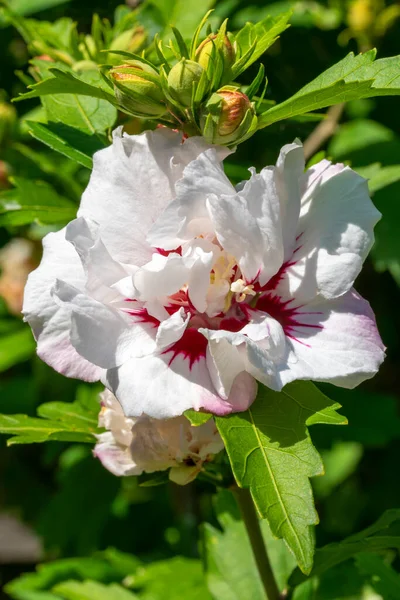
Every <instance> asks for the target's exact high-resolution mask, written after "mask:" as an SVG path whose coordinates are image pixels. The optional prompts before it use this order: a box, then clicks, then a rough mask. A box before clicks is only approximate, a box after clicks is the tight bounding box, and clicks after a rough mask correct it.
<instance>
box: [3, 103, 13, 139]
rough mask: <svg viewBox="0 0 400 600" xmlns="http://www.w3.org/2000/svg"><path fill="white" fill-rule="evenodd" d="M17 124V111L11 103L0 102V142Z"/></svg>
mask: <svg viewBox="0 0 400 600" xmlns="http://www.w3.org/2000/svg"><path fill="white" fill-rule="evenodd" d="M16 124H17V111H16V110H15V108H14V106H13V105H12V104H8V103H7V102H0V144H1V143H2V142H3V141H5V140H6V139H7V138H8V137H9V136H10V135H11V134H12V132H13V130H14V128H15V126H16Z"/></svg>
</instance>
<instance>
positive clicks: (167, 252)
mask: <svg viewBox="0 0 400 600" xmlns="http://www.w3.org/2000/svg"><path fill="white" fill-rule="evenodd" d="M154 249H155V251H156V252H158V254H161V256H169V255H170V254H180V255H181V256H182V246H178V248H175V250H164V249H163V248H154Z"/></svg>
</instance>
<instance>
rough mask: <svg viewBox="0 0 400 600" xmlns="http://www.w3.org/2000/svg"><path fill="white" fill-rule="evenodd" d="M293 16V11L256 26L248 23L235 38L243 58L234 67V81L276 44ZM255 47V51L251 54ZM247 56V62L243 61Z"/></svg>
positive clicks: (270, 18) (269, 18) (264, 20)
mask: <svg viewBox="0 0 400 600" xmlns="http://www.w3.org/2000/svg"><path fill="white" fill-rule="evenodd" d="M291 16H292V11H291V10H289V11H287V12H284V13H283V14H280V15H278V16H276V17H271V16H267V17H266V18H265V19H263V20H262V21H260V22H258V23H256V24H253V23H246V25H245V26H244V27H243V29H241V30H240V31H239V32H238V33H237V34H236V36H235V41H236V42H237V44H238V46H239V48H240V50H241V57H240V59H239V60H238V61H237V62H236V63H235V64H234V65H233V67H232V74H233V79H236V77H238V75H240V74H241V73H243V71H245V70H246V69H247V68H248V67H249V66H250V65H251V64H253V63H254V62H255V61H256V60H258V59H259V58H260V56H261V55H262V54H264V52H265V51H266V50H267V49H268V48H269V47H270V46H272V44H273V43H274V42H276V40H277V39H278V37H279V34H280V33H282V32H283V31H285V29H287V28H288V27H289V25H288V21H289V19H290V17H291ZM253 45H254V49H253V50H252V51H251V52H249V50H250V49H251V48H252V47H253ZM247 53H248V55H247ZM246 55H247V58H246V60H243V57H244V56H246Z"/></svg>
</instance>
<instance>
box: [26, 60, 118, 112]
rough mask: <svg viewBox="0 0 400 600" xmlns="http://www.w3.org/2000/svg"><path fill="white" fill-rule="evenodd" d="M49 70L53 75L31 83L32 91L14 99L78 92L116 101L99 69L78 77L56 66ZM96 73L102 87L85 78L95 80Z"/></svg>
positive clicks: (108, 100)
mask: <svg viewBox="0 0 400 600" xmlns="http://www.w3.org/2000/svg"><path fill="white" fill-rule="evenodd" d="M33 62H34V64H36V63H39V64H40V63H41V62H42V61H40V60H36V61H33ZM46 66H48V65H46ZM47 70H48V73H49V74H50V75H52V76H51V77H48V78H46V79H43V80H42V81H39V83H34V84H33V85H31V86H30V88H31V91H30V92H25V93H24V94H20V95H19V96H17V98H15V99H14V102H19V101H20V100H29V99H30V98H39V97H40V96H48V95H53V94H78V95H80V96H89V97H91V98H98V99H100V100H106V101H107V102H111V103H112V104H115V103H116V102H115V98H114V96H113V95H112V94H110V93H109V92H108V91H106V90H105V89H104V86H103V80H102V79H101V76H100V73H98V72H97V71H86V73H81V74H80V76H79V77H77V76H75V75H73V74H72V73H70V72H68V71H66V70H61V69H57V68H55V67H52V68H49V69H47ZM96 75H98V77H97V81H98V82H99V83H102V85H101V86H100V87H95V85H93V84H92V83H89V82H87V81H85V80H84V78H87V79H88V80H89V81H94V80H95V79H96Z"/></svg>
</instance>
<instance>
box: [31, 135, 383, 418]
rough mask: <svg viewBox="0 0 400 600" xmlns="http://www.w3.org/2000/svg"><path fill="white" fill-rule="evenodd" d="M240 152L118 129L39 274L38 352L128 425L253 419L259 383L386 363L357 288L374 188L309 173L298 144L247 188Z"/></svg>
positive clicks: (327, 170)
mask: <svg viewBox="0 0 400 600" xmlns="http://www.w3.org/2000/svg"><path fill="white" fill-rule="evenodd" d="M228 153H229V151H227V150H226V149H224V148H218V147H210V146H207V145H206V144H205V142H204V141H203V140H202V139H200V138H189V139H188V140H187V141H186V142H185V143H183V144H182V143H181V138H180V136H179V134H175V133H173V132H172V131H169V130H158V131H156V132H147V133H144V134H142V135H139V136H129V135H122V134H121V131H117V132H116V133H115V135H114V142H113V144H112V146H110V147H109V148H107V149H105V150H101V151H100V152H98V153H97V154H96V155H95V157H94V169H93V173H92V176H91V179H90V182H89V185H88V188H87V190H86V191H85V193H84V195H83V198H82V203H81V207H80V209H79V212H78V218H77V219H76V220H75V221H72V222H71V223H70V224H69V225H68V226H67V227H66V228H65V229H63V230H61V231H59V232H57V233H50V234H49V235H48V236H46V238H45V239H44V256H43V260H42V263H41V265H40V266H39V268H38V269H37V270H36V271H35V272H34V273H32V274H31V275H30V277H29V280H28V284H27V288H26V293H25V302H24V314H25V318H26V320H27V321H28V322H29V323H30V325H31V327H32V329H33V331H34V334H35V337H36V339H37V343H38V353H39V356H41V358H42V359H43V360H45V361H46V362H47V363H49V364H50V365H52V366H53V367H54V368H55V369H56V370H58V371H60V372H61V373H64V374H65V375H67V376H70V377H78V378H81V379H85V380H89V381H93V380H97V379H101V380H102V381H103V382H104V384H105V385H106V386H107V387H108V389H110V390H111V391H112V392H113V393H114V394H115V395H116V397H117V398H118V400H119V402H120V403H121V405H122V407H123V409H124V412H125V414H126V415H127V416H140V415H142V414H146V415H148V416H150V417H155V418H159V419H164V418H169V417H175V416H178V415H181V414H182V413H183V412H184V411H185V410H186V409H189V408H194V409H196V410H198V409H200V408H202V409H204V410H207V411H211V412H213V413H214V414H218V415H223V414H227V413H230V412H232V411H233V412H234V411H241V410H245V409H246V408H247V407H248V406H249V405H250V404H251V402H252V401H253V400H254V398H255V396H256V391H257V384H256V381H260V382H262V383H263V384H265V385H267V386H269V387H270V388H272V389H274V390H280V389H282V387H283V386H284V385H285V384H287V383H289V382H290V381H293V380H295V379H312V380H315V381H328V382H331V383H334V384H337V385H340V386H343V387H348V388H352V387H354V386H356V385H358V384H359V383H360V382H361V381H363V380H364V379H368V378H369V377H372V376H373V375H374V374H375V373H376V371H377V369H378V367H379V365H380V364H381V362H382V360H383V358H384V348H383V345H382V342H381V339H380V337H379V333H378V331H377V328H376V324H375V320H374V316H373V313H372V311H371V309H370V307H369V304H368V303H367V302H366V301H365V300H363V299H362V298H361V297H360V296H359V295H358V294H357V293H356V292H355V291H354V290H353V289H352V286H353V282H354V279H355V278H356V277H357V275H358V273H359V272H360V269H361V266H362V263H363V261H364V259H365V257H366V256H367V254H368V251H369V249H370V247H371V245H372V243H373V227H374V225H375V223H376V222H377V221H378V219H379V216H380V215H379V213H378V211H377V210H376V209H375V208H374V206H373V204H372V202H371V200H370V198H369V195H368V187H367V183H366V180H365V179H363V178H362V177H360V176H359V175H358V174H357V173H355V172H354V171H352V170H351V169H350V168H349V167H345V166H343V165H332V164H331V163H330V162H328V161H326V160H324V161H322V162H320V163H318V164H317V165H315V166H313V167H311V168H310V169H309V170H308V171H306V172H305V173H304V157H303V150H302V146H301V144H300V143H299V142H297V141H296V142H295V143H293V144H289V145H287V146H284V147H283V148H282V150H281V152H280V155H279V158H278V162H277V165H276V166H275V167H266V168H264V169H263V170H262V171H261V172H260V173H258V174H257V173H256V172H255V171H254V170H252V173H251V177H250V179H249V181H247V182H245V183H243V184H241V185H239V186H238V187H237V188H236V189H235V188H234V187H233V186H232V184H231V183H230V182H229V180H228V179H227V177H226V176H225V174H224V171H223V168H222V166H221V161H222V159H223V158H224V157H225V156H226V155H227V154H228Z"/></svg>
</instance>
